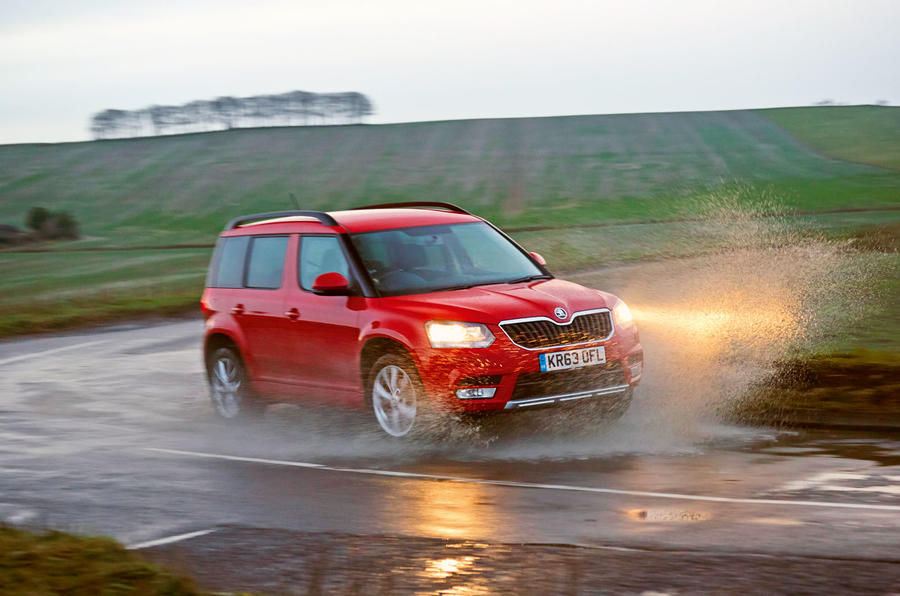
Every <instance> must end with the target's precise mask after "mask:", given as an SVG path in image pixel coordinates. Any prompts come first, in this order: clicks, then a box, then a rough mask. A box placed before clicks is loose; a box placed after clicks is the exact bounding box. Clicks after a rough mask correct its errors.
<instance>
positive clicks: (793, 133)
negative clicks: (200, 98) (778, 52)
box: [0, 108, 900, 246]
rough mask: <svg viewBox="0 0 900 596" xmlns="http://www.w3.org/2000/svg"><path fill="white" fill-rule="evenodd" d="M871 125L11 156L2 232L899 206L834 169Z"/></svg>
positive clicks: (208, 137)
mask: <svg viewBox="0 0 900 596" xmlns="http://www.w3.org/2000/svg"><path fill="white" fill-rule="evenodd" d="M873 109H874V110H875V112H872V113H870V112H868V111H864V112H857V111H854V110H855V108H846V110H849V111H848V112H843V111H842V110H844V108H799V109H798V111H791V112H789V113H788V112H779V111H732V112H698V113H678V114H633V115H613V116H572V117H559V118H518V119H505V120H503V119H500V120H464V121H451V122H426V123H414V124H393V125H378V126H337V127H306V128H304V127H293V128H268V129H245V130H233V131H227V132H213V133H203V134H194V135H183V136H171V137H156V138H141V139H126V140H113V141H100V142H85V143H66V144H57V145H7V146H0V163H2V164H3V168H2V169H0V223H12V224H21V222H22V221H23V219H24V216H25V213H26V212H27V210H28V208H29V207H31V206H33V205H42V206H45V207H48V208H51V209H66V210H69V211H71V212H72V213H73V214H74V216H75V217H76V219H77V220H78V221H79V222H80V223H81V225H82V229H83V231H84V233H85V236H86V238H85V239H84V240H82V241H80V243H79V245H84V246H142V245H160V244H171V243H181V242H197V241H211V240H212V239H213V237H214V235H215V233H216V232H217V231H218V230H219V229H220V227H221V225H222V223H223V222H224V221H226V220H227V219H229V218H230V217H232V216H234V215H235V214H238V213H248V212H250V213H252V212H255V211H264V210H272V209H285V208H290V202H289V198H288V194H289V193H291V192H293V193H295V194H296V195H297V197H298V199H299V201H300V203H301V204H302V206H304V207H307V208H313V209H336V208H342V207H349V206H354V205H360V204H365V203H372V202H381V201H394V200H448V201H453V202H457V203H459V204H461V205H463V206H465V207H468V208H470V209H473V210H475V211H476V212H478V213H480V214H482V215H485V216H487V217H489V218H491V219H493V220H495V221H497V222H498V223H502V224H505V225H528V224H536V223H543V224H546V223H555V224H563V225H564V224H569V223H573V222H581V221H584V220H585V219H589V220H619V221H627V220H643V219H647V218H664V217H671V216H681V215H685V214H688V215H689V214H690V213H691V207H692V205H693V203H692V201H691V200H690V199H691V198H692V197H693V196H694V195H696V193H697V192H698V191H707V190H710V189H716V188H718V187H720V186H722V185H728V184H734V183H740V184H743V185H746V186H748V187H750V188H752V189H753V190H754V191H755V192H752V193H747V197H748V198H749V197H751V196H753V195H761V194H769V195H771V196H775V197H777V201H778V202H779V203H780V204H781V205H782V206H783V207H785V208H789V209H799V210H806V211H808V210H821V209H834V208H842V207H847V206H853V207H859V206H883V205H891V204H892V205H896V204H897V203H898V196H897V195H898V189H900V172H896V171H892V170H888V169H884V168H880V167H876V166H872V165H866V164H859V163H849V162H847V161H841V160H839V159H832V158H829V157H826V156H825V154H828V153H840V151H839V149H840V148H842V147H844V146H845V143H846V137H848V136H852V134H853V130H854V126H856V125H855V124H853V123H854V122H857V121H859V123H860V124H859V125H860V126H863V125H865V128H862V129H861V130H860V132H859V134H857V138H856V139H855V141H856V143H857V145H858V146H863V145H865V143H867V142H868V139H869V131H870V129H878V128H879V126H880V127H881V128H883V129H890V127H891V126H893V123H894V122H896V119H897V117H898V116H897V115H898V114H900V108H873ZM835 110H837V112H835ZM822 113H828V114H832V113H837V114H844V113H846V114H847V116H846V118H843V119H842V120H841V122H840V127H839V130H841V131H843V132H842V133H841V134H842V135H843V136H839V135H837V134H835V136H827V135H824V136H823V135H818V136H816V135H815V134H813V133H815V132H816V130H817V129H815V128H814V127H811V126H806V125H805V124H804V123H805V122H806V121H807V120H813V121H814V120H815V119H816V118H817V117H818V115H819V114H822ZM788 116H790V117H789V118H788ZM780 120H786V121H788V120H789V121H790V122H789V123H788V124H789V125H790V126H788V125H787V124H786V125H784V127H783V126H782V125H779V123H778V122H779V121H780ZM848 122H850V123H849V124H848ZM836 126H837V125H836ZM810 130H811V131H812V132H809V131H810ZM810 135H812V136H810ZM895 138H896V137H895ZM888 142H889V141H888ZM810 147H816V150H813V149H811V148H810ZM878 147H880V145H878V146H877V147H876V148H875V149H873V150H871V151H870V152H869V153H867V154H866V155H869V154H876V153H879V152H880V150H879V149H878ZM863 153H865V152H863V151H862V149H860V150H858V151H857V152H856V153H854V157H856V158H859V159H861V158H860V155H861V154H863ZM857 154H860V155H857ZM863 161H865V160H863ZM875 161H877V160H875ZM873 163H874V162H873Z"/></svg>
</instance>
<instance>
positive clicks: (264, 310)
mask: <svg viewBox="0 0 900 596" xmlns="http://www.w3.org/2000/svg"><path fill="white" fill-rule="evenodd" d="M288 241H289V237H288V236H252V237H250V240H249V245H248V247H247V255H246V267H245V272H244V279H243V284H242V285H243V289H242V290H241V291H240V295H239V297H238V298H239V299H238V300H237V301H236V302H235V304H234V306H233V310H232V312H233V313H234V317H235V320H236V321H237V323H238V325H239V326H240V328H241V331H242V332H243V334H244V338H245V341H246V345H247V348H246V351H247V354H246V357H247V359H248V360H252V362H253V364H254V371H253V373H254V374H253V376H254V377H256V378H258V379H261V380H266V381H278V380H281V379H283V377H284V376H285V370H286V369H287V366H286V363H285V361H284V348H285V345H286V340H285V338H284V322H285V316H284V299H285V296H284V291H283V290H282V288H283V286H284V278H285V274H284V271H285V267H284V265H285V261H286V256H287V248H288Z"/></svg>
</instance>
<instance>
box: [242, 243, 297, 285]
mask: <svg viewBox="0 0 900 596" xmlns="http://www.w3.org/2000/svg"><path fill="white" fill-rule="evenodd" d="M287 245H288V237H287V236H257V237H255V238H253V243H252V244H251V245H250V258H249V259H248V260H247V287H248V288H262V289H268V290H274V289H277V288H280V287H281V277H282V274H283V272H284V257H285V255H286V254H287Z"/></svg>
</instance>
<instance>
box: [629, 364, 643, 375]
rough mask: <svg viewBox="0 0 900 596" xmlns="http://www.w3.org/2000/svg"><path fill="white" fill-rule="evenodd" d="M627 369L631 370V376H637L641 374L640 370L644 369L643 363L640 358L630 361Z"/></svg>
mask: <svg viewBox="0 0 900 596" xmlns="http://www.w3.org/2000/svg"><path fill="white" fill-rule="evenodd" d="M628 370H629V371H631V378H632V379H634V378H637V377H639V376H641V372H642V371H643V370H644V363H643V362H642V361H640V360H638V361H637V362H632V363H631V366H629V367H628Z"/></svg>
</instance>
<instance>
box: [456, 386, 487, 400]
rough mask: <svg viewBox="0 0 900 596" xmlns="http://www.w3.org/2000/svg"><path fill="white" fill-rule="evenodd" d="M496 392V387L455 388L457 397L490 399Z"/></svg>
mask: <svg viewBox="0 0 900 596" xmlns="http://www.w3.org/2000/svg"><path fill="white" fill-rule="evenodd" d="M495 393H497V388H496V387H466V388H464V389H457V390H456V397H458V398H459V399H490V398H492V397H494V394H495Z"/></svg>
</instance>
